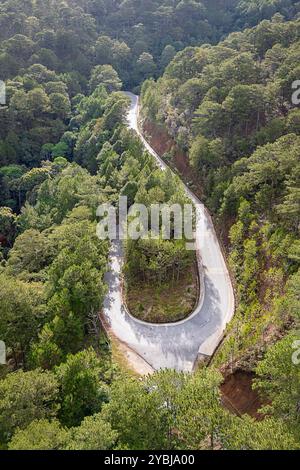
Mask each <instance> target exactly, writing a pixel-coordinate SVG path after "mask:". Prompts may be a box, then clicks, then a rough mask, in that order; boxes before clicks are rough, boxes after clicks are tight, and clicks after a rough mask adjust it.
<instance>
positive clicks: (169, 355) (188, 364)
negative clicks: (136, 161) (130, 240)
mask: <svg viewBox="0 0 300 470" xmlns="http://www.w3.org/2000/svg"><path fill="white" fill-rule="evenodd" d="M126 94H127V96H129V97H130V99H131V108H130V111H129V114H128V123H129V127H130V128H132V129H133V130H135V131H136V132H137V134H138V135H139V137H140V139H141V140H142V142H143V144H144V146H145V148H146V149H147V150H148V152H150V153H151V155H153V157H154V158H155V159H156V161H157V163H158V165H159V167H160V168H161V169H162V170H166V168H167V165H166V164H165V163H164V162H163V160H162V159H161V158H160V156H159V155H157V153H156V152H155V151H154V150H153V149H152V148H151V146H150V145H149V144H148V142H147V141H146V140H145V138H144V137H143V135H142V133H141V132H140V130H139V126H138V113H139V98H138V97H137V96H135V95H133V94H131V93H126ZM185 190H186V192H187V194H188V196H189V197H190V199H191V200H192V201H193V203H194V204H195V205H196V211H197V216H198V223H197V227H196V244H197V254H198V264H199V275H200V279H201V296H200V299H199V303H198V306H197V308H196V310H195V311H194V312H193V314H192V315H191V316H190V317H189V318H187V319H186V320H184V321H181V322H178V323H174V324H166V325H154V324H149V323H144V322H141V321H139V320H137V319H135V318H133V317H132V316H131V315H130V313H129V312H128V311H127V309H126V306H125V305H124V302H123V296H122V264H123V248H122V243H121V241H119V240H116V241H113V242H112V245H111V251H110V271H109V272H108V273H107V274H106V282H107V284H108V294H107V296H106V298H105V301H104V307H103V318H104V319H105V323H106V325H107V326H108V327H109V329H110V331H111V332H112V333H113V334H114V335H115V336H116V337H117V338H118V339H119V340H120V341H121V342H123V343H125V344H127V345H128V346H129V348H130V349H132V350H133V351H135V352H136V353H137V354H138V355H139V356H140V357H141V358H143V359H144V360H145V361H146V362H147V363H148V364H149V365H150V366H151V367H152V368H153V369H155V370H159V369H166V368H169V369H176V370H181V371H186V372H191V371H192V370H193V368H194V365H195V362H196V360H197V358H198V357H200V358H201V357H204V358H205V357H210V356H212V354H213V353H214V351H215V350H216V348H217V347H218V345H219V343H220V341H221V340H222V337H223V335H224V331H225V329H226V325H227V324H228V322H229V321H230V320H231V319H232V317H233V315H234V307H235V306H234V292H233V287H232V283H231V279H230V276H229V272H228V269H227V266H226V263H225V260H224V257H223V254H222V250H221V247H220V244H219V241H218V238H217V235H216V232H215V229H214V226H213V222H212V219H211V217H210V215H209V213H208V211H207V210H206V209H205V207H204V205H203V204H202V203H201V202H200V201H199V199H198V198H197V197H196V196H195V195H194V194H193V193H192V192H191V191H190V189H189V188H188V187H187V186H185Z"/></svg>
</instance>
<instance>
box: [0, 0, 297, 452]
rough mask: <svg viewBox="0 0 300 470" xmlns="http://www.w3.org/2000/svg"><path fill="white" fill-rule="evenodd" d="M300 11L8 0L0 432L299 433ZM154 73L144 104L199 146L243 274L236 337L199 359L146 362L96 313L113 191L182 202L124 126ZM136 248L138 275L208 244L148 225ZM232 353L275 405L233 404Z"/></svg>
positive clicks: (47, 444)
mask: <svg viewBox="0 0 300 470" xmlns="http://www.w3.org/2000/svg"><path fill="white" fill-rule="evenodd" d="M298 12H300V2H296V1H292V0H253V1H239V0H227V1H226V0H213V1H211V0H203V1H202V2H199V1H196V0H181V1H178V0H161V1H159V0H153V1H150V0H124V1H119V0H114V1H112V0H88V1H81V0H68V1H61V0H47V1H44V0H43V1H42V0H26V1H20V0H8V1H4V2H1V4H0V79H1V80H3V81H5V83H6V90H7V103H6V105H5V106H0V340H2V341H4V342H5V344H6V345H7V349H8V364H7V366H1V365H0V448H2V449H68V450H73V449H78V450H81V449H83V450H84V449H86V450H88V449H103V450H105V449H109V450H110V449H119V450H127V449H129V450H131V449H146V450H148V449H149V450H152V449H234V450H236V449H243V450H247V449H274V450H275V449H299V448H300V423H299V393H300V372H299V371H300V369H299V365H296V364H294V363H293V362H292V354H293V351H294V349H293V343H294V341H296V340H297V339H299V337H298V335H297V328H298V327H299V313H300V291H299V286H300V282H299V277H300V274H299V263H300V240H299V224H300V190H299V187H300V158H299V145H300V110H299V108H297V107H296V106H295V105H293V104H292V101H291V95H292V92H293V90H292V83H293V81H295V80H297V79H300V69H299V55H300V20H297V15H298ZM140 88H141V89H142V113H143V119H144V120H145V121H146V122H147V121H148V122H152V123H155V124H156V125H157V126H159V127H160V128H163V129H164V131H165V132H166V133H167V134H168V135H169V136H171V137H172V138H173V139H174V142H175V143H176V144H177V146H178V147H179V148H180V149H181V150H182V151H183V152H184V153H185V154H186V158H187V159H189V164H190V166H191V168H192V171H193V172H194V175H195V177H196V179H197V181H198V182H199V184H200V185H201V188H202V194H201V196H202V197H203V200H204V201H205V203H206V205H207V206H208V207H209V209H210V210H211V212H212V214H213V216H214V219H215V222H216V225H217V227H218V228H219V232H220V236H221V238H222V239H223V242H224V248H225V250H226V252H227V255H228V263H229V266H230V270H231V274H232V277H233V280H234V283H235V289H236V300H237V311H236V315H235V317H234V320H233V321H232V322H231V324H230V325H229V327H228V331H227V332H226V337H225V340H224V342H223V343H222V345H221V347H220V349H219V350H218V351H217V353H216V355H215V357H214V359H213V361H212V364H211V365H210V366H209V367H200V368H199V370H198V371H197V372H196V373H195V374H191V375H189V374H183V373H177V372H175V371H171V370H167V371H160V372H156V373H155V374H154V375H153V376H151V377H147V378H143V379H137V378H136V377H135V376H132V374H130V373H129V372H128V371H127V370H124V369H123V368H122V367H121V366H120V364H117V363H116V362H115V360H114V358H113V357H112V349H111V344H110V341H109V339H108V338H107V336H106V335H105V333H104V331H103V328H102V326H101V323H100V320H99V315H98V313H99V311H100V310H101V307H102V303H103V299H104V297H105V294H106V291H107V286H106V284H105V281H104V274H105V273H106V271H107V268H108V251H109V243H108V241H99V239H98V238H97V236H96V225H97V217H96V210H97V207H98V205H99V204H101V203H106V202H110V203H113V204H114V203H116V202H117V200H118V198H119V196H120V195H126V196H127V197H128V200H129V203H130V204H132V203H134V202H138V203H147V204H151V202H162V203H170V202H171V203H174V202H177V203H179V204H181V205H182V204H184V203H185V197H186V196H185V195H184V192H183V190H182V189H181V186H180V184H181V183H180V180H179V178H178V177H176V176H174V175H172V174H171V173H169V172H168V173H163V172H161V171H160V170H159V169H157V167H156V166H155V164H154V162H153V159H152V157H151V156H150V155H149V154H148V153H147V152H146V151H145V150H144V148H143V146H142V144H141V142H140V140H139V139H138V138H137V136H136V135H135V133H134V132H133V131H129V130H128V129H127V126H126V123H125V115H126V113H127V110H128V107H129V100H128V99H127V97H126V96H125V95H124V94H123V93H122V92H121V90H122V89H123V90H125V89H126V90H127V89H131V90H133V91H134V90H139V89H140ZM168 158H170V156H168ZM158 260H159V262H158ZM126 261H127V262H126V266H125V272H126V275H127V280H128V284H129V286H130V283H132V284H134V283H135V282H137V279H140V278H143V279H144V280H146V281H147V282H149V283H158V284H161V283H163V282H167V281H170V279H171V280H172V279H173V278H174V276H175V274H174V273H175V272H176V275H178V276H179V275H180V274H181V272H184V271H185V270H186V269H187V268H188V267H190V266H191V264H192V263H193V262H194V258H193V257H192V256H191V254H190V253H187V252H186V251H185V250H183V247H182V243H179V242H177V241H176V240H171V241H169V242H165V241H164V242H162V241H161V240H158V241H156V242H144V241H142V240H139V241H137V242H129V243H128V244H127V246H126ZM228 369H230V370H239V369H243V370H247V371H252V372H255V381H254V385H253V386H254V388H255V389H256V390H257V391H258V392H259V394H260V396H261V398H262V401H263V403H264V404H265V406H264V409H263V416H262V418H263V419H260V420H255V419H253V418H251V417H249V416H247V415H244V416H236V415H234V414H232V413H230V412H229V411H228V410H227V409H226V408H225V407H224V406H223V401H222V396H221V391H220V386H221V384H222V382H223V376H222V373H221V372H223V373H224V370H225V371H226V370H228Z"/></svg>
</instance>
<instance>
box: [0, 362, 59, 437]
mask: <svg viewBox="0 0 300 470" xmlns="http://www.w3.org/2000/svg"><path fill="white" fill-rule="evenodd" d="M57 398H58V383H57V380H56V378H55V376H54V374H52V373H51V372H42V371H41V370H34V371H30V372H23V371H21V370H20V371H18V372H13V373H11V374H8V375H7V377H6V378H4V379H2V380H1V381H0V436H1V442H6V441H7V440H9V438H10V437H11V435H12V433H13V431H14V430H15V429H16V428H19V429H24V428H26V427H27V426H28V425H29V424H30V423H31V422H32V421H34V420H36V419H49V418H52V417H54V416H55V414H56V412H57V409H58V405H57V402H56V400H57Z"/></svg>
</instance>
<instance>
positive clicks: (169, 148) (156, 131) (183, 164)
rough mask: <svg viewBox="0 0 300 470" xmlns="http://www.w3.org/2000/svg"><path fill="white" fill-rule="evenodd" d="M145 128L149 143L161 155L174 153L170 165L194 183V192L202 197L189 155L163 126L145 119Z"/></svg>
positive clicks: (186, 179) (188, 181) (185, 179)
mask: <svg viewBox="0 0 300 470" xmlns="http://www.w3.org/2000/svg"><path fill="white" fill-rule="evenodd" d="M143 129H144V131H145V134H146V135H147V140H148V142H149V144H150V145H151V147H152V148H154V150H155V151H156V152H157V153H158V154H159V155H160V156H161V157H163V156H164V155H165V154H167V153H170V152H171V153H172V155H173V158H172V161H170V166H172V168H174V169H175V170H177V172H178V173H179V174H180V175H181V176H182V179H183V180H184V182H185V183H192V184H193V191H194V193H195V194H196V195H197V196H198V197H199V198H200V199H201V198H202V195H203V192H202V188H201V185H200V183H199V177H197V175H196V173H195V171H194V170H193V168H192V167H191V166H190V163H189V158H188V155H187V154H186V153H184V152H183V151H182V150H180V149H179V148H178V146H177V145H176V143H175V141H174V140H173V139H172V137H170V136H169V135H168V133H167V131H166V130H165V129H164V128H163V127H161V126H159V125H157V124H155V123H153V122H151V121H149V120H145V122H144V123H143Z"/></svg>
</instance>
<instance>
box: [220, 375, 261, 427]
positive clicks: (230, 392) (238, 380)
mask: <svg viewBox="0 0 300 470" xmlns="http://www.w3.org/2000/svg"><path fill="white" fill-rule="evenodd" d="M254 378H255V376H254V374H253V373H251V372H246V371H242V370H240V371H236V372H234V373H233V374H231V375H229V376H228V377H227V378H226V379H225V381H224V383H223V385H222V386H221V392H222V399H223V404H224V406H226V408H228V409H229V410H230V411H232V412H233V413H235V414H238V415H240V416H241V415H243V414H248V415H250V416H252V418H255V419H257V420H259V419H262V418H263V416H262V415H261V414H259V413H258V410H259V409H260V408H261V407H262V402H261V400H260V398H259V395H258V393H257V392H256V391H255V390H252V383H253V380H254Z"/></svg>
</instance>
